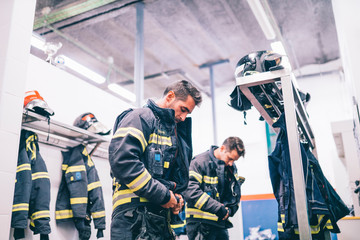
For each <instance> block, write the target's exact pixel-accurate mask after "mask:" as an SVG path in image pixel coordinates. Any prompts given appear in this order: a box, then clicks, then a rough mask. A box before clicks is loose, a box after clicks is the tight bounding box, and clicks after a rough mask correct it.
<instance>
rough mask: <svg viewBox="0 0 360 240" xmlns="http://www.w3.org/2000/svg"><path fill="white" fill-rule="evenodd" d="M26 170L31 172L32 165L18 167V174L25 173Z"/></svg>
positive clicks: (26, 164) (25, 164)
mask: <svg viewBox="0 0 360 240" xmlns="http://www.w3.org/2000/svg"><path fill="white" fill-rule="evenodd" d="M25 170H30V171H31V165H30V163H24V164H21V165H19V166H17V168H16V172H21V171H25Z"/></svg>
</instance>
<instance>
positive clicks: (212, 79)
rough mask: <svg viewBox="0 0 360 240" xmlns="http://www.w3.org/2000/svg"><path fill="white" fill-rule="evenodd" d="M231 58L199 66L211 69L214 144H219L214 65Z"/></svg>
mask: <svg viewBox="0 0 360 240" xmlns="http://www.w3.org/2000/svg"><path fill="white" fill-rule="evenodd" d="M227 62H229V59H221V60H219V61H215V62H209V63H204V64H202V65H200V66H199V68H206V67H208V68H209V70H210V88H211V103H212V105H211V109H212V121H213V136H214V144H215V145H217V128H216V111H215V81H214V71H213V66H214V65H217V64H221V63H227Z"/></svg>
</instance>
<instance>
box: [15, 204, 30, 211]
mask: <svg viewBox="0 0 360 240" xmlns="http://www.w3.org/2000/svg"><path fill="white" fill-rule="evenodd" d="M12 211H13V212H17V211H29V204H28V203H18V204H14V205H13V207H12Z"/></svg>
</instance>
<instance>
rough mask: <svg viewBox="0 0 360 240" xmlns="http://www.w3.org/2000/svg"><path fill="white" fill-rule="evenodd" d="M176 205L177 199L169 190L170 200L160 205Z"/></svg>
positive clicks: (170, 206)
mask: <svg viewBox="0 0 360 240" xmlns="http://www.w3.org/2000/svg"><path fill="white" fill-rule="evenodd" d="M176 205H177V200H176V198H175V195H174V193H173V192H172V191H170V200H169V201H168V202H167V203H165V204H163V205H161V207H163V208H174V207H175V206H176Z"/></svg>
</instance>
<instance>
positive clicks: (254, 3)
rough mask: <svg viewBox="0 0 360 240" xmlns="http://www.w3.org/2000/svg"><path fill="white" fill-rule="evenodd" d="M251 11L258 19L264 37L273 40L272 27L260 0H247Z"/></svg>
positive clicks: (274, 35) (273, 32)
mask: <svg viewBox="0 0 360 240" xmlns="http://www.w3.org/2000/svg"><path fill="white" fill-rule="evenodd" d="M247 2H248V4H249V6H250V8H251V11H252V12H253V14H254V16H255V18H256V20H257V21H258V23H259V25H260V27H261V30H262V31H263V32H264V35H265V37H266V39H268V40H273V39H275V37H276V34H275V31H274V28H273V27H272V25H271V23H270V21H269V18H268V16H267V15H266V13H265V10H264V8H263V6H262V5H261V2H260V0H247Z"/></svg>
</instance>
